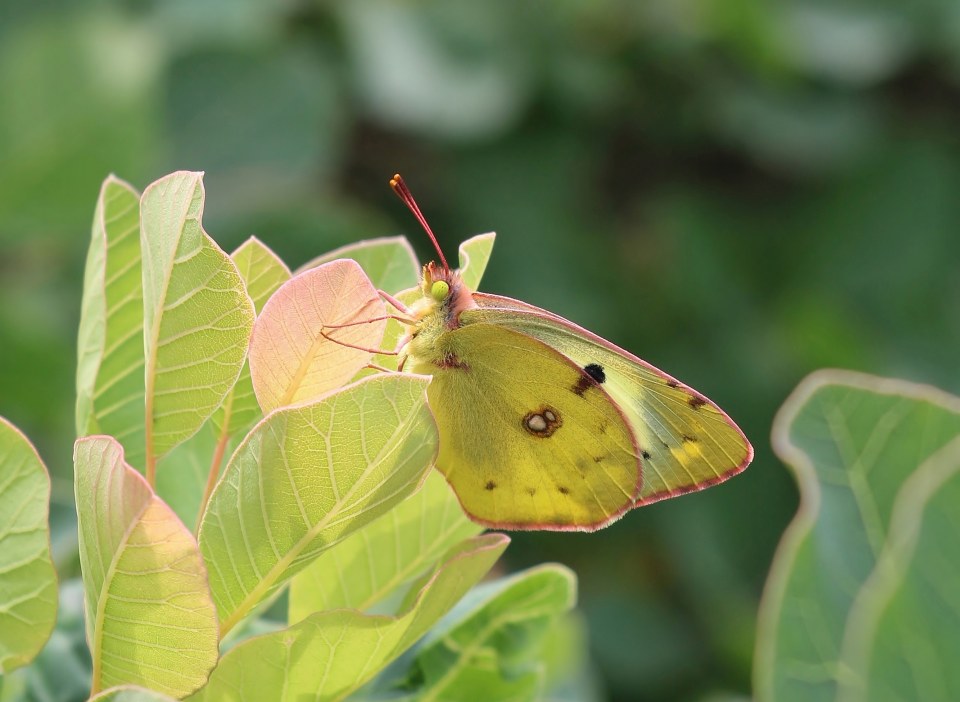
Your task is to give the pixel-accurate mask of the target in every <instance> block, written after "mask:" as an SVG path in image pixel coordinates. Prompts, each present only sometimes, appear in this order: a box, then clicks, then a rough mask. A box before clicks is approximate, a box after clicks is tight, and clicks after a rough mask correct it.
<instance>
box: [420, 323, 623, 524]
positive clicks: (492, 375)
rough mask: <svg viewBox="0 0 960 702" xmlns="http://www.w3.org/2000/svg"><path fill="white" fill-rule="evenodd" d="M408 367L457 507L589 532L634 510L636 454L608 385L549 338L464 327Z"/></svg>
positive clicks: (489, 520)
mask: <svg viewBox="0 0 960 702" xmlns="http://www.w3.org/2000/svg"><path fill="white" fill-rule="evenodd" d="M435 359H440V360H433V361H430V362H423V366H424V367H422V368H418V367H413V368H411V370H413V371H414V372H425V373H426V372H428V373H431V374H432V375H433V381H432V382H431V384H430V386H429V388H428V390H427V394H428V397H429V400H430V404H431V406H432V407H437V408H440V410H439V411H437V412H436V419H437V424H438V427H439V430H440V437H441V441H440V454H439V456H438V458H437V467H438V468H439V469H440V471H441V472H442V473H444V475H445V476H446V477H447V480H448V481H449V482H450V484H451V485H452V486H453V488H454V490H455V492H456V493H457V495H458V497H459V498H460V501H461V503H462V505H463V507H464V509H465V510H466V511H467V512H468V513H469V514H470V515H471V516H472V517H473V518H474V519H476V520H477V521H480V522H481V523H484V524H487V525H488V526H492V527H498V528H509V529H544V528H548V529H577V530H593V529H597V528H600V527H601V526H605V525H606V524H609V523H610V522H611V521H613V520H614V519H616V518H617V517H618V516H620V515H621V514H623V513H624V512H625V511H626V510H628V509H629V508H630V507H632V506H633V503H634V500H635V499H636V498H637V496H638V494H639V489H640V460H639V455H638V449H637V444H636V441H635V438H634V435H633V433H632V431H631V429H630V427H629V425H628V422H627V418H626V417H625V416H624V414H623V413H622V412H621V411H620V409H619V408H618V407H617V404H616V403H615V402H614V401H613V400H612V399H611V398H610V396H609V395H608V394H607V392H606V390H605V389H604V388H603V387H602V386H601V385H600V384H599V383H597V382H596V381H595V380H593V379H592V378H591V377H590V376H589V374H587V373H586V372H584V371H583V369H582V368H580V367H578V366H577V365H576V364H575V363H574V362H572V361H571V360H570V359H568V358H566V357H565V356H564V355H563V354H561V353H558V352H557V351H556V350H554V349H552V348H550V346H548V345H547V344H545V343H543V342H541V341H538V340H537V339H534V338H532V337H530V336H528V335H525V334H523V333H521V332H518V331H513V330H511V329H508V328H506V327H504V326H496V325H490V324H482V323H478V324H470V325H468V326H464V327H461V328H459V329H455V330H452V331H449V332H446V333H444V334H443V335H442V348H438V349H437V356H436V357H435Z"/></svg>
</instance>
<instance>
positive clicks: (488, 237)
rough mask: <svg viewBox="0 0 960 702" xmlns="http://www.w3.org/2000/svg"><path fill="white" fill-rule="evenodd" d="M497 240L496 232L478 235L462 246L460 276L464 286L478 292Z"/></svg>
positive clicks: (460, 250)
mask: <svg viewBox="0 0 960 702" xmlns="http://www.w3.org/2000/svg"><path fill="white" fill-rule="evenodd" d="M496 238H497V235H496V234H495V233H494V232H489V233H487V234H477V236H474V237H471V238H469V239H467V240H466V241H464V242H463V243H462V244H460V249H459V252H460V276H461V277H462V278H463V282H464V284H465V285H466V286H467V287H468V288H469V289H470V290H472V291H474V292H476V291H477V290H478V289H479V287H480V279H481V278H482V277H483V272H484V271H485V270H487V262H488V261H489V260H490V253H491V252H492V251H493V241H494V239H496Z"/></svg>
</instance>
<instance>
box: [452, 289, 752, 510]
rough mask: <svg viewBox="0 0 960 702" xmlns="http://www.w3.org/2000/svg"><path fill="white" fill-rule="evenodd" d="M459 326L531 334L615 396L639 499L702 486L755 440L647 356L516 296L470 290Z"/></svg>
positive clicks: (729, 472)
mask: <svg viewBox="0 0 960 702" xmlns="http://www.w3.org/2000/svg"><path fill="white" fill-rule="evenodd" d="M474 299H475V301H476V302H477V303H478V304H479V305H480V309H473V310H467V311H464V312H463V313H462V314H461V316H460V322H461V324H463V325H465V326H464V328H469V326H471V325H473V324H488V325H493V326H497V327H501V328H506V329H511V330H513V331H515V332H519V333H520V334H522V335H527V336H529V337H532V338H534V339H537V340H539V341H541V342H543V343H544V344H546V345H548V346H549V347H551V348H552V349H555V350H556V351H557V352H559V353H560V354H562V355H563V356H565V357H566V358H568V359H570V360H571V361H572V362H573V363H574V364H576V365H577V366H578V367H579V368H582V369H585V370H586V371H587V372H588V373H590V374H592V376H596V379H597V382H598V383H599V384H600V385H602V387H603V389H604V390H605V391H606V392H607V393H608V394H609V396H610V397H611V398H612V399H613V400H614V401H615V402H616V403H617V405H618V407H619V409H620V411H621V412H622V413H623V414H624V416H625V417H626V418H627V420H628V423H629V425H630V427H631V429H632V431H633V433H634V435H635V437H636V440H637V443H638V446H639V451H640V454H641V456H642V459H643V461H642V463H643V486H642V489H641V492H640V496H639V498H638V500H637V504H638V505H641V504H647V503H650V502H655V501H657V500H661V499H664V498H667V497H673V496H675V495H680V494H683V493H686V492H691V491H693V490H698V489H702V488H705V487H708V486H710V485H714V484H716V483H719V482H721V481H723V480H726V479H727V478H729V477H731V476H733V475H736V474H737V473H739V472H740V471H742V470H743V469H744V468H746V466H747V465H748V464H749V463H750V461H751V460H752V458H753V448H752V447H751V446H750V443H749V442H748V441H747V439H746V437H745V436H744V435H743V432H741V431H740V429H739V427H737V425H736V424H734V423H733V421H732V420H731V419H730V418H729V417H728V416H727V415H726V414H725V413H724V412H723V411H722V410H721V409H720V408H719V407H717V406H716V405H715V404H714V403H712V402H711V401H710V400H708V399H707V398H705V397H704V396H703V395H701V394H700V393H698V392H697V391H695V390H693V389H692V388H689V387H687V386H686V385H683V384H682V383H679V382H678V381H676V380H675V379H673V378H671V377H670V376H668V375H667V374H665V373H663V372H662V371H660V370H658V369H657V368H654V367H653V366H651V365H650V364H648V363H646V362H644V361H642V360H640V359H639V358H636V357H635V356H633V355H632V354H630V353H629V352H627V351H624V350H623V349H620V348H618V347H616V346H614V345H613V344H611V343H610V342H608V341H606V340H604V339H602V338H600V337H598V336H596V335H595V334H592V333H590V332H588V331H586V330H585V329H581V328H580V327H578V326H577V325H575V324H573V323H572V322H569V321H567V320H565V319H563V318H562V317H559V316H557V315H555V314H552V313H550V312H547V311H545V310H541V309H539V308H537V307H534V306H533V305H527V304H525V303H522V302H518V301H516V300H511V299H509V298H503V297H499V296H496V295H485V294H476V295H474Z"/></svg>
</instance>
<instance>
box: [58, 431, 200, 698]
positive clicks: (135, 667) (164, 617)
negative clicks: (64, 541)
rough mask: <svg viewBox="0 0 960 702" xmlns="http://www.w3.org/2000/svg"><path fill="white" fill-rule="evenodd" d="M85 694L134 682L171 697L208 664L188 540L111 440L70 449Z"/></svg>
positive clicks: (194, 558) (194, 554)
mask: <svg viewBox="0 0 960 702" xmlns="http://www.w3.org/2000/svg"><path fill="white" fill-rule="evenodd" d="M74 468H75V471H76V494H77V517H78V521H79V531H80V567H81V570H82V572H83V582H84V588H85V595H86V615H87V616H86V623H87V640H88V642H89V644H90V652H91V655H92V657H93V682H92V693H96V692H99V691H100V690H101V689H104V688H108V687H111V686H114V685H123V684H133V685H143V686H146V687H150V688H151V689H154V690H157V691H160V692H165V693H167V694H170V695H173V696H175V697H180V696H183V695H186V694H188V693H190V692H193V691H194V690H196V689H197V688H198V687H200V685H202V684H203V683H204V682H205V680H206V678H207V675H208V673H209V671H210V669H211V668H213V666H214V664H215V663H216V661H217V642H218V632H217V620H216V611H215V608H214V604H213V601H212V600H211V597H210V590H209V587H208V585H207V578H206V571H205V569H204V565H203V561H202V560H201V557H200V553H199V550H198V549H197V543H196V542H195V541H194V539H193V536H192V535H191V534H190V532H189V530H188V529H187V528H186V527H184V526H183V524H182V523H181V522H180V521H179V520H178V519H177V518H176V516H175V515H174V513H173V511H172V510H171V509H170V508H169V507H168V506H167V505H166V504H165V503H164V502H163V501H162V500H160V498H158V497H157V496H156V495H154V494H153V492H152V491H151V489H150V486H149V485H147V483H146V481H145V480H144V479H143V477H142V476H141V475H140V474H139V473H137V472H136V471H135V470H134V469H133V468H131V467H130V466H128V465H127V464H126V463H124V461H123V449H122V448H121V447H120V445H119V444H118V443H117V442H116V441H115V440H113V439H112V438H110V437H90V438H87V439H79V440H78V441H77V443H76V446H75V449H74Z"/></svg>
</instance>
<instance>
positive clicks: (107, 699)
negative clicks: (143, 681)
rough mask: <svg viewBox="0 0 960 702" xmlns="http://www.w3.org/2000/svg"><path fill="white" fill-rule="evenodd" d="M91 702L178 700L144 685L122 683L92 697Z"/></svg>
mask: <svg viewBox="0 0 960 702" xmlns="http://www.w3.org/2000/svg"><path fill="white" fill-rule="evenodd" d="M90 702H176V700H175V699H174V698H173V697H168V696H167V695H164V694H163V693H161V692H156V691H154V690H148V689H146V688H144V687H137V686H136V685H121V686H119V687H112V688H110V689H109V690H104V691H103V692H101V693H100V694H99V695H97V696H96V697H91V698H90Z"/></svg>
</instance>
